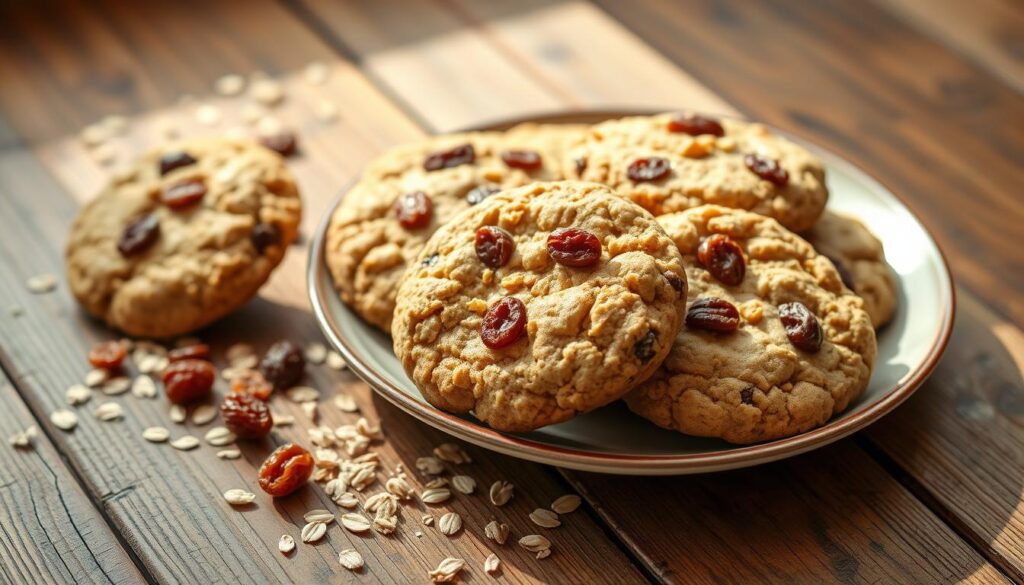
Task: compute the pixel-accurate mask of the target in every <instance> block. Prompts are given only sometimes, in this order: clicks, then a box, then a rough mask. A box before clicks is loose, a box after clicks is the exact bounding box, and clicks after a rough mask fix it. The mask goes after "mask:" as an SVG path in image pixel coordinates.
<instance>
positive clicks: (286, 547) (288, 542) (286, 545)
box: [277, 534, 295, 554]
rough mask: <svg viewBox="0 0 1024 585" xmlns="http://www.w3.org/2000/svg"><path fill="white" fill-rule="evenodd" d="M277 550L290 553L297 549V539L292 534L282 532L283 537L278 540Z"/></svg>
mask: <svg viewBox="0 0 1024 585" xmlns="http://www.w3.org/2000/svg"><path fill="white" fill-rule="evenodd" d="M277 550H279V551H281V552H282V553H283V554H288V553H290V552H292V551H293V550H295V539H294V538H292V537H291V535H290V534H282V535H281V539H280V540H278V541H277Z"/></svg>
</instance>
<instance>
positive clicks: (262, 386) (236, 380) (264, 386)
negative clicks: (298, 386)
mask: <svg viewBox="0 0 1024 585" xmlns="http://www.w3.org/2000/svg"><path fill="white" fill-rule="evenodd" d="M231 391H232V392H238V393H240V394H252V395H253V396H255V397H256V398H259V399H260V400H270V395H271V393H273V392H274V387H273V386H271V385H270V382H267V379H266V378H264V377H263V374H261V373H259V372H257V371H256V370H244V371H242V372H239V373H238V374H236V375H235V377H233V378H231Z"/></svg>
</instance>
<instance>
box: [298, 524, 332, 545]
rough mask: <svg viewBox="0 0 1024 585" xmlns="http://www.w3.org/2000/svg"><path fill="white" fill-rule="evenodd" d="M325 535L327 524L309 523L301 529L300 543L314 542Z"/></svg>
mask: <svg viewBox="0 0 1024 585" xmlns="http://www.w3.org/2000/svg"><path fill="white" fill-rule="evenodd" d="M325 534H327V524H325V523H323V522H310V523H308V524H306V525H305V526H303V527H302V536H301V538H302V542H306V543H309V542H316V541H318V540H320V539H321V538H323V537H324V535H325Z"/></svg>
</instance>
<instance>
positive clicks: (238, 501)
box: [224, 489, 256, 506]
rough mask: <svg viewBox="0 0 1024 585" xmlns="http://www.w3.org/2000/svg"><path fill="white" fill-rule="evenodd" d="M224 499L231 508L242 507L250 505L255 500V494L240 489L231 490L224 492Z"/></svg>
mask: <svg viewBox="0 0 1024 585" xmlns="http://www.w3.org/2000/svg"><path fill="white" fill-rule="evenodd" d="M224 499H225V500H227V502H228V503H229V504H231V505H232V506H244V505H246V504H251V503H252V501H253V500H255V499H256V494H254V493H252V492H247V491H245V490H240V489H231V490H228V491H226V492H224Z"/></svg>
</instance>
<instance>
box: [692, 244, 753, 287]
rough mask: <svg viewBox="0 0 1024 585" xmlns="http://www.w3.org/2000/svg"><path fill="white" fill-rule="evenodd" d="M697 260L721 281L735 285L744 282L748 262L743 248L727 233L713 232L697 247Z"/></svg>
mask: <svg viewBox="0 0 1024 585" xmlns="http://www.w3.org/2000/svg"><path fill="white" fill-rule="evenodd" d="M697 261H698V262H700V263H701V266H703V267H704V268H707V269H708V272H710V273H711V275H712V276H714V277H715V278H716V279H718V281H719V282H721V283H723V284H727V285H730V286H735V285H737V284H739V283H741V282H743V276H744V274H746V272H747V263H746V260H744V259H743V249H742V248H740V245H739V244H737V243H736V242H735V241H733V239H732V238H730V237H729V236H727V235H725V234H712V235H710V236H708V237H707V238H705V239H704V241H703V242H701V243H700V246H699V247H698V248H697Z"/></svg>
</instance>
